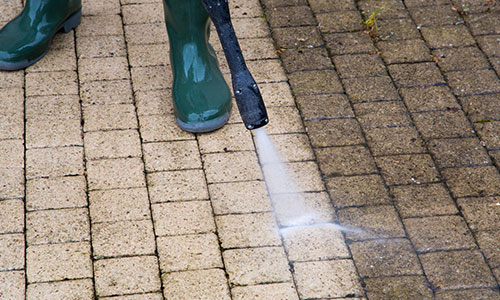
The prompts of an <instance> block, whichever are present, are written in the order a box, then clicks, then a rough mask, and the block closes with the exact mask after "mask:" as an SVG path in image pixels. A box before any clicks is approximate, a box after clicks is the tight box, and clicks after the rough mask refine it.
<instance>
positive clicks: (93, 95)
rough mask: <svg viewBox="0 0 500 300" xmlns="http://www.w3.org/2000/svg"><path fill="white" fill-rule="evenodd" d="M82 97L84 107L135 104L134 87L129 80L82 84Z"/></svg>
mask: <svg viewBox="0 0 500 300" xmlns="http://www.w3.org/2000/svg"><path fill="white" fill-rule="evenodd" d="M80 97H81V99H82V104H83V105H84V106H87V105H94V104H126V103H132V102H133V97H132V87H131V85H130V81H129V80H109V81H91V82H82V83H81V84H80ZM105 107H108V106H105ZM110 107H112V106H110ZM92 114H93V112H92ZM92 114H91V115H92Z"/></svg>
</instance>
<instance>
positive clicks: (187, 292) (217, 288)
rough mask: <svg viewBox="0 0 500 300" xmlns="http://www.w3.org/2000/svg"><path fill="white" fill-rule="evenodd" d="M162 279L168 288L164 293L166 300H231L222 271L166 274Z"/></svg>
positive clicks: (211, 270)
mask: <svg viewBox="0 0 500 300" xmlns="http://www.w3.org/2000/svg"><path fill="white" fill-rule="evenodd" d="M162 278H163V284H164V285H165V286H166V287H167V288H165V289H164V291H163V294H164V296H165V298H166V299H192V300H202V299H218V300H229V299H231V297H230V296H229V288H228V285H227V280H226V277H225V274H224V271H223V270H221V269H209V270H199V271H188V272H175V273H170V274H164V275H163V277H162Z"/></svg>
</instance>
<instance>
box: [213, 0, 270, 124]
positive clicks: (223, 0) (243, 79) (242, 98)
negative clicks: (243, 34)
mask: <svg viewBox="0 0 500 300" xmlns="http://www.w3.org/2000/svg"><path fill="white" fill-rule="evenodd" d="M203 5H204V6H205V9H206V10H207V12H208V15H209V16H210V19H211V20H212V23H213V24H214V26H215V29H216V30H217V34H218V35H219V40H220V42H221V44H222V49H223V50H224V54H225V56H226V60H227V63H228V65H229V69H230V71H231V79H232V83H233V91H234V97H235V98H236V104H237V105H238V110H239V111H240V115H241V119H242V120H243V123H245V127H246V128H247V129H249V130H253V129H257V128H260V127H262V126H264V125H266V124H267V123H269V118H268V116H267V111H266V107H265V105H264V101H263V100H262V95H261V93H260V91H259V87H258V86H257V83H256V82H255V80H254V79H253V77H252V74H250V72H249V71H248V68H247V66H246V64H245V59H244V58H243V55H242V53H241V48H240V45H239V43H238V39H237V37H236V33H235V32H234V28H233V24H232V23H231V16H230V14H229V5H228V2H227V0H203Z"/></svg>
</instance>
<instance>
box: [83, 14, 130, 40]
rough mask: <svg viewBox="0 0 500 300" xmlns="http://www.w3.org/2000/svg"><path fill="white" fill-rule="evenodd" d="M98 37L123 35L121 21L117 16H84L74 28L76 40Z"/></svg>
mask: <svg viewBox="0 0 500 300" xmlns="http://www.w3.org/2000/svg"><path fill="white" fill-rule="evenodd" d="M98 35H123V28H122V19H121V17H120V16H119V15H99V16H84V17H83V18H82V23H81V24H80V26H78V27H77V28H76V36H77V38H80V37H84V36H98Z"/></svg>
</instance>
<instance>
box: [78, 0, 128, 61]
mask: <svg viewBox="0 0 500 300" xmlns="http://www.w3.org/2000/svg"><path fill="white" fill-rule="evenodd" d="M93 2H99V1H93ZM107 2H113V1H107ZM84 7H86V6H84ZM76 41H77V43H76V47H77V48H76V51H77V54H78V58H96V57H113V56H126V55H127V51H126V49H125V41H124V37H123V35H103V36H87V37H79V38H78V39H77V40H76Z"/></svg>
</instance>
